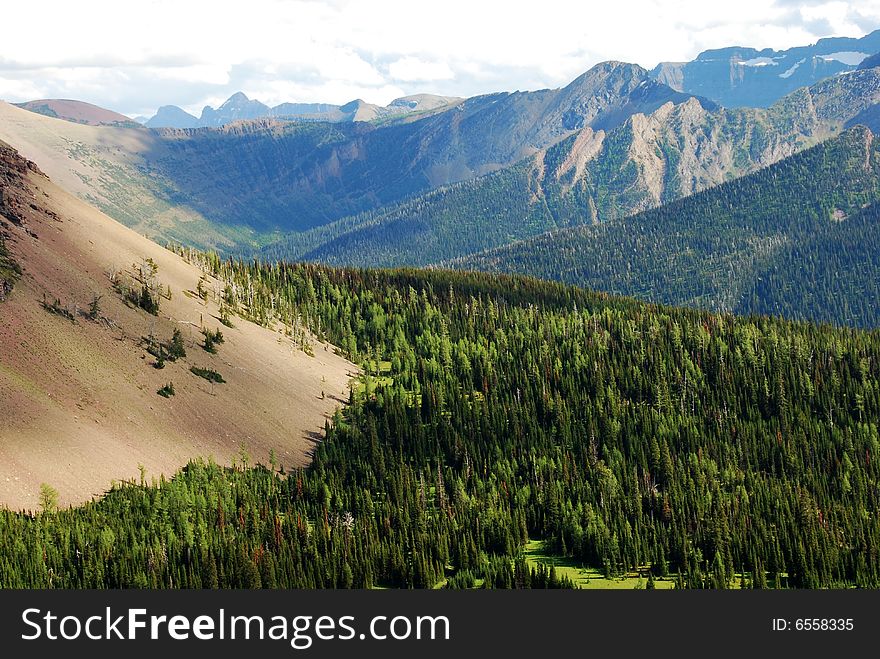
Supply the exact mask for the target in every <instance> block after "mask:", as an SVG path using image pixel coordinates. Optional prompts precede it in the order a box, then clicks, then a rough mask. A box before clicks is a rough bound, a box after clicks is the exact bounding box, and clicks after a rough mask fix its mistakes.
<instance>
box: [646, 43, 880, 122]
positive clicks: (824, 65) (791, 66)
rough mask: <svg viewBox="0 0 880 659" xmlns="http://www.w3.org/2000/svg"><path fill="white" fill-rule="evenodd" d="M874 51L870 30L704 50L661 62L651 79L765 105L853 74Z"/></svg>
mask: <svg viewBox="0 0 880 659" xmlns="http://www.w3.org/2000/svg"><path fill="white" fill-rule="evenodd" d="M878 51H880V30H875V31H874V32H871V33H870V34H867V35H865V36H864V37H861V38H858V39H852V38H846V37H833V38H826V39H819V41H817V42H816V43H815V44H812V45H809V46H798V47H795V48H789V49H787V50H774V49H772V48H764V49H762V50H758V49H756V48H744V47H731V48H719V49H714V50H706V51H704V52H702V53H700V54H699V55H697V57H696V58H695V59H694V60H692V61H690V62H661V63H660V64H658V65H657V66H656V67H655V68H654V69H653V70H652V71H651V76H652V77H653V78H654V79H656V80H658V81H660V82H662V83H665V84H667V85H669V86H670V87H672V88H673V89H677V90H679V91H682V92H686V93H688V94H699V95H703V96H707V97H708V98H711V99H713V100H715V101H717V102H718V103H720V104H721V105H724V106H725V107H730V108H737V107H768V106H770V105H772V104H773V103H775V102H776V101H778V100H779V99H780V98H782V97H783V96H785V95H786V94H789V93H791V92H793V91H794V90H795V89H798V88H799V87H805V86H809V85H813V84H815V83H817V82H819V81H820V80H822V79H824V78H828V77H830V76H833V75H838V74H840V73H845V72H847V71H853V70H855V69H856V68H857V67H858V65H859V64H860V63H861V62H862V61H863V60H864V59H866V58H867V57H869V56H870V55H873V54H874V53H877V52H878Z"/></svg>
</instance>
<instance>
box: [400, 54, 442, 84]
mask: <svg viewBox="0 0 880 659" xmlns="http://www.w3.org/2000/svg"><path fill="white" fill-rule="evenodd" d="M388 73H389V75H391V77H392V78H394V79H395V80H401V81H403V82H416V81H419V80H453V79H454V78H455V73H453V72H452V69H450V68H449V65H448V64H447V63H446V62H426V61H425V60H423V59H420V58H418V57H409V56H407V57H401V58H400V59H399V60H395V61H394V62H391V64H389V65H388Z"/></svg>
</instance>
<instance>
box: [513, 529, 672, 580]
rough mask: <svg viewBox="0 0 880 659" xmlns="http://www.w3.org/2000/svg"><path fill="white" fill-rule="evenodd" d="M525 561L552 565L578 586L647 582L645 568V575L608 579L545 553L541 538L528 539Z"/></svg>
mask: <svg viewBox="0 0 880 659" xmlns="http://www.w3.org/2000/svg"><path fill="white" fill-rule="evenodd" d="M524 552H525V557H526V561H527V562H528V563H529V564H530V565H537V564H538V563H542V564H544V565H546V566H548V567H549V566H551V565H552V566H554V567H555V568H556V574H558V575H559V576H560V577H568V578H569V579H571V580H572V581H573V582H574V583H575V585H576V586H577V587H578V588H594V589H609V590H610V589H634V588H644V587H645V584H646V583H647V580H648V579H647V570H645V576H641V575H640V574H639V573H638V572H635V571H634V572H628V573H627V574H625V575H623V576H621V577H616V578H614V579H608V578H606V577H605V575H604V574H602V572H601V571H600V570H597V569H595V568H591V567H586V566H583V565H581V564H579V563H577V562H575V561H574V560H573V559H571V558H567V557H565V556H552V555H550V554H547V553H545V551H544V542H543V541H542V540H531V541H529V542H528V543H527V544H526V546H525V549H524ZM654 585H655V586H656V587H657V589H658V590H660V589H666V590H668V589H671V588H673V587H674V586H675V582H674V581H673V580H672V579H670V578H665V579H660V578H655V579H654Z"/></svg>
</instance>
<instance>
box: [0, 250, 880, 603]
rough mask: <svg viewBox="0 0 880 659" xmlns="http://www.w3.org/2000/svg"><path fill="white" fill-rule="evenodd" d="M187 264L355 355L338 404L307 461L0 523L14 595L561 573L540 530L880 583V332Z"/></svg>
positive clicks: (559, 292)
mask: <svg viewBox="0 0 880 659" xmlns="http://www.w3.org/2000/svg"><path fill="white" fill-rule="evenodd" d="M188 255H189V257H190V258H194V259H199V260H201V261H202V262H203V263H204V265H205V267H207V268H208V269H210V270H212V271H213V272H215V273H217V274H219V275H222V276H224V277H226V278H227V280H228V283H229V285H228V287H227V289H226V293H225V302H226V305H227V307H228V308H229V309H230V312H234V313H237V314H239V315H244V316H247V317H250V318H255V319H257V320H261V321H263V322H270V320H272V321H274V320H275V319H278V320H281V321H283V322H287V323H292V322H295V321H296V320H297V319H302V320H304V321H305V322H306V323H307V324H308V325H309V326H310V327H311V328H312V329H313V330H314V331H316V332H318V333H319V335H321V336H322V337H327V338H329V339H331V340H332V341H333V342H334V343H335V344H336V345H338V346H342V349H343V350H344V351H345V352H346V353H348V354H349V355H351V356H352V358H354V359H355V360H357V361H358V362H360V363H361V364H362V365H363V368H364V375H363V376H362V377H361V378H360V382H358V383H356V385H355V386H353V388H352V393H351V396H350V400H349V401H348V404H347V406H346V407H345V408H344V410H343V411H341V412H340V413H338V414H337V415H336V417H335V418H334V419H333V422H332V424H328V427H327V430H326V437H325V438H324V440H323V441H321V442H320V443H318V444H316V446H315V454H314V462H313V464H312V465H311V466H310V467H309V468H307V469H303V470H295V471H291V472H288V473H284V472H283V470H282V466H279V465H277V464H275V460H274V458H272V457H270V456H247V455H245V454H242V456H241V459H240V461H239V466H238V468H236V469H233V470H224V469H221V468H219V467H216V466H211V465H205V464H201V463H193V464H192V465H190V467H188V468H187V469H186V470H185V471H184V472H183V473H181V474H179V475H178V476H177V477H176V478H175V479H174V480H173V481H172V482H170V483H169V482H164V481H162V482H160V483H155V484H152V485H150V484H128V485H122V486H119V487H117V488H116V489H115V490H113V491H112V492H110V493H109V494H108V495H107V496H105V497H104V498H103V499H101V500H100V501H98V502H95V503H92V504H88V505H86V506H83V507H81V508H75V509H71V510H64V511H56V510H55V509H54V507H53V501H52V496H51V488H49V489H48V490H47V491H46V496H45V497H44V503H45V510H44V511H43V512H41V513H37V514H34V515H26V514H19V513H13V512H3V513H0V584H2V585H3V586H5V587H50V586H51V587H117V586H138V587H160V588H164V587H213V586H222V587H227V586H232V587H255V586H265V587H275V586H278V587H348V586H356V587H368V586H392V587H410V586H415V587H430V586H435V585H438V584H443V583H446V584H447V585H448V586H449V587H471V586H474V585H478V584H482V585H484V586H487V587H529V586H533V587H546V586H570V585H572V583H571V582H570V581H568V580H566V579H565V578H563V577H562V576H559V575H557V574H556V573H555V571H554V572H549V571H548V570H547V569H545V568H542V567H538V566H536V565H535V562H534V561H533V560H532V557H533V554H534V547H535V546H536V541H543V544H541V545H540V546H541V547H542V552H543V553H542V556H545V558H546V556H556V557H558V558H559V559H560V564H564V565H583V566H585V567H586V568H590V570H592V572H590V573H591V574H599V573H601V574H602V575H604V576H605V577H614V576H615V575H618V574H623V573H628V572H631V571H632V570H640V571H641V572H642V573H643V574H647V572H648V571H650V572H652V573H653V574H654V575H655V576H656V577H657V578H667V579H672V580H673V581H674V582H675V584H676V585H678V586H679V587H695V588H700V587H712V588H724V587H728V586H730V585H739V586H745V587H750V586H754V587H767V586H770V587H774V586H787V587H810V588H812V587H826V586H851V585H859V586H866V587H878V586H880V561H878V560H877V554H878V550H880V516H878V513H880V501H878V492H880V487H878V486H880V460H878V459H877V457H878V450H880V435H878V428H877V420H878V419H880V382H878V380H880V335H878V334H877V333H876V332H874V333H868V332H862V331H856V330H848V329H835V328H833V327H830V326H816V325H810V324H805V323H793V322H786V321H781V320H773V319H767V318H750V319H743V318H736V317H733V316H729V315H719V314H713V313H708V312H703V311H695V310H687V309H674V308H661V307H655V306H648V305H645V304H642V303H638V302H634V301H631V300H626V299H618V298H610V297H607V296H606V295H604V294H598V293H589V292H586V291H584V290H581V289H578V288H574V287H565V286H562V285H560V284H555V283H547V282H540V281H537V280H531V279H523V278H512V277H497V276H490V275H483V274H466V273H452V272H445V271H435V272H419V271H400V270H398V271H371V270H366V271H364V270H336V269H328V268H325V267H322V266H309V265H273V266H257V265H241V264H235V265H231V264H224V263H221V262H220V261H219V260H218V259H216V258H213V257H212V258H205V259H202V257H200V256H199V255H197V254H195V253H189V254H188ZM255 460H259V461H261V462H264V463H266V464H268V465H269V467H266V468H253V467H251V465H252V464H253V462H254V461H255ZM272 471H281V473H282V474H283V475H282V476H281V477H277V475H273V474H272ZM596 570H598V572H596ZM563 576H564V575H563Z"/></svg>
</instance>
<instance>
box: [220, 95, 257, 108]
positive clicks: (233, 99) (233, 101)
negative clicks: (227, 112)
mask: <svg viewBox="0 0 880 659" xmlns="http://www.w3.org/2000/svg"><path fill="white" fill-rule="evenodd" d="M250 100H251V99H249V98H248V97H247V95H246V94H245V93H244V92H235V93H234V94H233V95H232V96H230V97H229V98H227V99H226V102H225V103H224V104H223V105H221V106H220V107H221V108H223V107H227V106H230V105H241V104H243V103H250Z"/></svg>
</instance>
